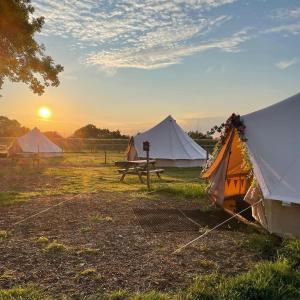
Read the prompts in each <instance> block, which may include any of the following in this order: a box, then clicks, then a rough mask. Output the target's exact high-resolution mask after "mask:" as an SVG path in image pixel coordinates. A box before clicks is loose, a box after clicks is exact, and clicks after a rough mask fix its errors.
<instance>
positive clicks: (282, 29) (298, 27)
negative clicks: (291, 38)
mask: <svg viewBox="0 0 300 300" xmlns="http://www.w3.org/2000/svg"><path fill="white" fill-rule="evenodd" d="M261 33H263V34H266V33H283V34H285V35H286V36H287V35H298V34H299V33H300V23H293V24H285V25H280V26H275V27H272V28H269V29H266V30H263V31H261Z"/></svg>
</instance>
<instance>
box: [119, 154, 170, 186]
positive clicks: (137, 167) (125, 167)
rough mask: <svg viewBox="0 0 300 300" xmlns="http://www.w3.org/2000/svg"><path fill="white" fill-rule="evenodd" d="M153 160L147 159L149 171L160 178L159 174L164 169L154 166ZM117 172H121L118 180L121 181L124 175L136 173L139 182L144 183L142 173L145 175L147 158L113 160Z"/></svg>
mask: <svg viewBox="0 0 300 300" xmlns="http://www.w3.org/2000/svg"><path fill="white" fill-rule="evenodd" d="M155 162H156V161H155V160H154V159H150V160H149V173H150V174H156V175H157V177H158V178H161V176H160V174H161V173H163V172H164V169H156V168H155ZM115 165H116V166H117V167H120V168H121V169H118V172H119V174H121V175H122V176H121V178H120V181H121V182H123V181H124V178H125V176H126V175H137V176H138V177H139V179H140V182H141V183H144V180H143V177H142V176H143V175H147V160H129V161H117V162H115Z"/></svg>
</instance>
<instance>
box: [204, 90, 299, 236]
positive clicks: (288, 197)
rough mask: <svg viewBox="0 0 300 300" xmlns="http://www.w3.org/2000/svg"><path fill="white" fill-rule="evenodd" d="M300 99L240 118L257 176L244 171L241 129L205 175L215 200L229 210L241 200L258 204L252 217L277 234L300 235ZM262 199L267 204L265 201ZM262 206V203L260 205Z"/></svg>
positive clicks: (296, 97) (233, 131)
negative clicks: (233, 202) (234, 200)
mask: <svg viewBox="0 0 300 300" xmlns="http://www.w3.org/2000/svg"><path fill="white" fill-rule="evenodd" d="M299 116H300V94H297V95H295V96H293V97H290V98H288V99H286V100H284V101H281V102H279V103H277V104H275V105H272V106H270V107H267V108H265V109H262V110H259V111H256V112H253V113H250V114H247V115H244V116H242V117H241V119H242V121H243V122H244V125H245V126H246V127H245V138H246V141H245V145H246V148H247V152H248V155H249V159H250V161H251V165H252V171H253V174H254V175H253V176H254V178H255V181H256V183H257V184H255V185H253V184H252V183H251V177H252V173H251V172H250V173H249V171H247V172H245V171H244V168H243V164H244V162H245V153H244V152H243V151H242V150H241V149H242V148H241V147H240V145H241V143H242V141H241V139H240V137H239V134H238V133H237V130H236V129H232V130H231V132H230V133H229V134H228V136H227V139H226V142H225V143H224V145H223V147H222V149H221V150H220V152H219V154H218V156H217V157H216V159H215V160H214V162H213V163H212V165H211V166H210V168H209V169H208V170H207V171H206V172H205V173H204V175H203V177H204V178H208V179H209V181H210V182H211V188H210V195H211V197H212V199H213V201H215V202H216V203H218V204H219V205H222V206H224V207H225V208H226V201H227V199H229V200H230V199H232V197H236V196H237V197H240V199H243V198H244V200H245V201H246V202H248V203H250V204H255V203H257V205H255V206H254V207H253V208H252V216H253V217H254V218H255V219H256V220H257V221H259V222H260V223H261V224H262V225H263V226H264V227H265V228H266V229H268V230H269V231H270V232H272V233H276V234H280V235H286V234H292V235H297V236H300V153H299V148H300V139H299V136H300V133H299V130H300V117H299ZM261 199H262V200H261ZM259 201H260V202H259Z"/></svg>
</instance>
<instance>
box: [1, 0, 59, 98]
mask: <svg viewBox="0 0 300 300" xmlns="http://www.w3.org/2000/svg"><path fill="white" fill-rule="evenodd" d="M33 12H34V8H33V6H31V1H30V0H0V89H1V88H2V86H3V83H4V80H5V78H7V79H9V80H10V81H12V82H24V83H25V84H27V85H29V87H30V89H31V90H32V91H33V92H34V93H36V94H39V95H41V94H43V93H44V89H45V87H47V86H50V85H51V86H58V85H59V79H58V74H59V73H60V72H61V71H63V67H62V66H61V65H55V64H54V62H53V60H52V58H51V57H50V56H46V55H45V53H44V51H45V47H44V46H43V45H40V44H38V43H37V42H36V41H35V39H34V35H35V33H37V32H40V31H41V28H42V26H43V24H44V18H43V17H39V18H35V17H33Z"/></svg>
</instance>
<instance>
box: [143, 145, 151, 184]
mask: <svg viewBox="0 0 300 300" xmlns="http://www.w3.org/2000/svg"><path fill="white" fill-rule="evenodd" d="M143 150H144V151H146V157H147V164H146V168H147V169H146V170H147V188H148V190H150V174H149V151H150V143H149V142H148V141H145V142H143Z"/></svg>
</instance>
